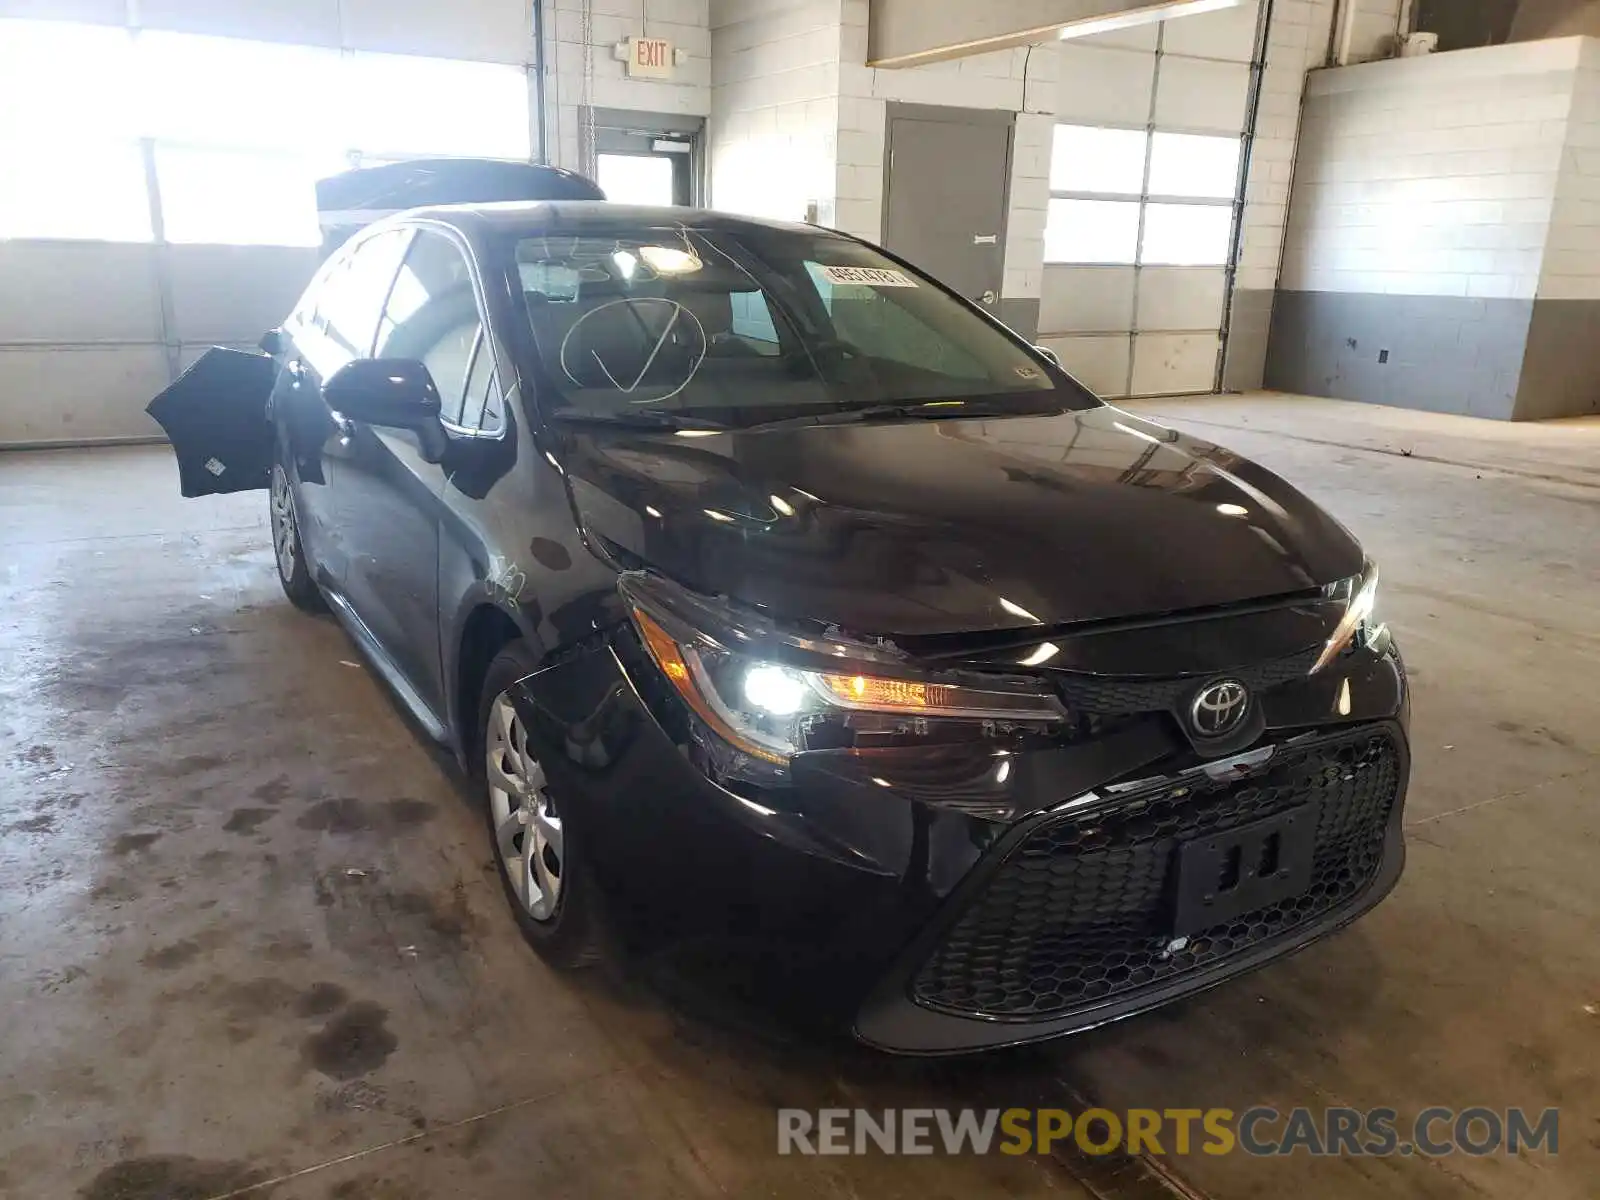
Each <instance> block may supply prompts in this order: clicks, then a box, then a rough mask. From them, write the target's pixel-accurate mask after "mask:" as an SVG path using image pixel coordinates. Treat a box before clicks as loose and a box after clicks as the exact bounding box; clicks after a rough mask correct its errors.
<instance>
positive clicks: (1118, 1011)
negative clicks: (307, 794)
mask: <svg viewBox="0 0 1600 1200" xmlns="http://www.w3.org/2000/svg"><path fill="white" fill-rule="evenodd" d="M264 350H265V351H266V352H265V353H263V354H260V355H251V354H238V353H231V352H223V351H216V352H213V354H212V355H210V356H208V357H207V358H204V359H202V360H201V362H200V364H199V365H198V366H197V367H196V368H195V369H194V370H193V371H191V372H190V374H189V375H187V376H185V377H184V378H183V379H182V380H180V381H179V382H178V383H176V384H175V385H173V387H172V388H171V389H169V390H168V392H167V393H164V394H163V396H161V397H159V398H158V399H157V401H156V402H155V404H154V405H153V406H152V411H154V412H156V413H157V414H158V415H159V416H160V417H161V419H162V420H163V422H164V423H165V424H166V426H167V428H168V430H169V432H170V434H171V436H172V441H173V444H174V447H175V450H176V451H177V454H178V456H179V460H180V463H181V464H182V465H183V467H184V488H185V491H186V493H188V494H201V493H205V492H214V491H231V490H239V489H243V488H251V487H265V488H267V489H268V490H269V492H270V505H271V518H272V530H273V537H274V542H275V548H276V556H277V563H278V571H279V574H280V576H281V578H282V581H283V586H284V589H285V591H286V592H287V593H288V595H289V598H290V599H291V600H292V601H294V603H296V604H298V605H300V606H301V607H304V608H307V609H316V608H321V607H323V606H327V607H330V608H331V609H332V610H333V612H334V614H335V615H336V616H337V617H338V619H339V620H340V621H341V622H342V623H343V624H344V626H345V627H346V629H347V630H348V631H349V633H350V635H351V636H352V637H353V638H354V639H355V641H356V642H357V643H358V644H359V645H360V646H361V648H362V649H363V650H364V651H365V653H366V655H367V657H368V658H369V659H370V661H371V662H372V664H373V666H374V667H375V668H376V670H377V671H378V672H379V673H380V674H381V675H382V676H383V677H384V678H385V679H386V680H387V681H388V683H389V684H390V685H391V686H392V687H393V689H394V690H395V692H396V693H397V694H398V695H399V696H400V697H401V699H402V700H403V701H404V702H405V703H406V705H408V706H409V708H410V709H411V710H412V711H413V712H414V713H415V714H416V717H417V719H418V721H419V722H420V724H421V725H422V726H423V727H424V728H425V729H426V730H428V731H429V732H430V733H431V734H432V735H433V736H434V737H436V738H438V739H439V740H440V741H441V742H443V743H445V744H446V745H448V746H450V747H452V748H453V749H454V750H455V751H456V753H457V754H458V755H459V757H460V760H461V762H462V763H463V764H464V766H465V768H466V769H467V770H468V771H470V772H471V773H472V776H473V778H474V779H476V780H477V781H478V784H479V786H480V787H481V790H482V794H483V797H484V811H485V814H486V822H487V826H488V838H489V841H490V844H491V846H492V847H493V850H494V854H495V857H496V859H497V860H498V861H499V862H500V864H501V866H502V868H503V876H504V881H505V888H506V894H507V896H508V898H509V899H510V902H511V904H512V905H513V907H514V909H515V911H516V914H517V916H518V918H519V920H520V922H521V926H522V928H523V930H524V931H525V932H526V934H527V937H528V939H529V940H530V941H531V942H532V944H533V945H534V947H535V948H536V949H537V950H538V951H539V952H540V953H541V954H543V955H544V956H546V957H547V958H548V959H549V960H550V961H552V962H554V963H557V964H561V965H576V964H579V963H582V962H585V961H587V960H589V959H591V958H592V957H593V956H594V954H595V952H596V947H597V945H598V944H599V935H600V933H601V931H602V929H604V930H608V931H614V932H615V933H616V934H617V936H618V937H619V938H620V939H621V940H623V941H624V942H625V943H626V944H630V945H631V946H633V947H634V948H636V949H637V950H639V951H642V952H653V951H657V950H665V949H668V948H674V947H683V946H690V947H695V948H698V949H699V950H700V951H701V952H702V955H703V956H709V957H711V958H714V959H715V960H717V961H718V962H721V963H724V964H728V963H736V964H743V963H748V964H749V966H748V973H749V974H748V978H750V979H760V980H761V981H762V982H763V983H772V984H774V985H776V992H775V994H779V995H782V996H783V997H784V998H786V999H788V1000H790V1001H794V1000H795V999H796V998H797V997H804V1003H805V1004H806V1005H808V1006H810V1007H811V1008H812V1010H813V1011H814V1012H817V1013H821V1014H825V1015H827V1016H828V1017H829V1018H830V1019H837V1020H839V1021H840V1022H842V1023H846V1024H847V1025H848V1026H849V1027H850V1028H851V1029H853V1030H854V1032H855V1034H856V1035H857V1036H858V1037H860V1038H861V1039H863V1040H864V1041H866V1042H868V1043H871V1044H873V1045H875V1046H879V1047H882V1048H885V1049H889V1050H896V1051H902V1052H911V1053H938V1052H949V1051H956V1050H966V1049H973V1048H979V1047H987V1046H1000V1045H1008V1044H1014V1043H1019V1042H1026V1041H1030V1040H1034V1039H1039V1038H1044V1037H1050V1036H1054V1035H1058V1034H1063V1033H1069V1032H1072V1031H1075V1030H1081V1029H1085V1028H1088V1027H1090V1026H1093V1025H1096V1024H1100V1023H1102V1022H1105V1021H1109V1020H1114V1019H1116V1018H1119V1017H1123V1016H1127V1015H1129V1014H1131V1013H1135V1012H1138V1011H1140V1010H1143V1009H1147V1008H1150V1007H1152V1006H1154V1005H1158V1004H1161V1003H1164V1002H1166V1001H1169V1000H1171V999H1174V998H1175V997H1178V996H1182V995H1186V994H1189V993H1192V992H1194V991H1197V990H1199V989H1202V988H1206V987H1209V986H1212V985H1214V984H1217V983H1219V982H1222V981H1223V980H1225V979H1228V978H1229V977H1231V976H1234V975H1237V974H1239V973H1240V972H1243V971H1246V970H1248V969H1250V968H1253V967H1257V966H1260V965H1261V964H1263V963H1265V962H1268V961H1270V960H1272V959H1274V958H1277V957H1280V956H1282V955H1284V954H1287V953H1289V952H1291V951H1294V950H1297V949H1299V948H1301V947H1303V946H1305V945H1307V944H1308V943H1310V942H1312V941H1314V940H1316V939H1318V938H1320V937H1322V936H1324V935H1325V934H1327V933H1329V932H1330V931H1332V930H1334V929H1336V928H1338V927H1339V926H1341V925H1344V924H1345V923H1347V922H1349V921H1350V920H1352V919H1354V918H1355V917H1357V916H1359V915H1360V914H1361V913H1363V912H1365V911H1366V910H1368V909H1370V908H1371V907H1372V906H1373V905H1375V904H1376V903H1377V902H1378V901H1379V900H1380V899H1381V898H1382V897H1383V896H1384V895H1385V894H1386V893H1387V892H1388V890H1389V889H1390V888H1391V887H1392V886H1393V884H1394V883H1395V881H1396V879H1397V878H1398V876H1399V874H1400V870H1401V865H1402V861H1403V858H1404V848H1403V843H1402V839H1401V809H1402V805H1403V801H1404V794H1405V789H1406V780H1407V771H1408V761H1409V760H1408V754H1407V740H1406V737H1407V735H1406V725H1407V717H1408V700H1407V690H1406V680H1405V673H1404V669H1403V667H1402V665H1401V661H1400V657H1399V655H1398V653H1397V651H1396V649H1395V646H1394V644H1393V642H1392V641H1391V639H1390V636H1389V634H1388V632H1387V630H1386V628H1385V627H1384V626H1383V625H1382V624H1381V623H1379V622H1378V621H1377V620H1376V618H1375V616H1374V608H1375V600H1376V585H1377V572H1376V569H1375V568H1374V566H1373V564H1372V563H1371V562H1370V561H1369V560H1367V559H1366V558H1365V557H1364V555H1363V554H1362V551H1361V548H1360V546H1359V545H1358V544H1357V543H1356V541H1355V539H1354V538H1353V537H1352V536H1351V535H1350V533H1349V532H1348V531H1347V530H1346V529H1344V528H1343V527H1342V526H1341V525H1340V524H1339V523H1338V522H1336V521H1335V520H1333V519H1332V518H1331V517H1329V516H1328V515H1327V514H1326V513H1324V512H1323V511H1322V510H1321V509H1319V508H1318V507H1317V506H1316V505H1315V504H1313V503H1311V502H1310V501H1309V500H1307V499H1306V498H1305V497H1304V496H1302V495H1301V494H1299V493H1298V492H1297V491H1295V489H1293V488H1292V487H1290V486H1289V485H1288V484H1286V483H1285V482H1284V481H1283V480H1281V479H1279V478H1277V477H1276V476H1274V475H1273V474H1272V473H1271V472H1269V471H1267V470H1264V469H1263V468H1261V467H1259V466H1257V465H1256V464H1254V463H1252V462H1249V461H1248V460H1246V459H1242V458H1240V457H1238V456H1237V455H1234V454H1231V453H1229V452H1227V451H1225V450H1222V449H1219V448H1218V447H1216V446H1213V445H1209V444H1206V443H1203V442H1198V441H1196V440H1194V439H1192V438H1188V437H1185V436H1183V435H1181V434H1179V433H1177V432H1175V431H1173V430H1171V429H1167V428H1164V427H1162V426H1160V425H1157V424H1155V423H1153V422H1151V421H1148V420H1145V419H1142V418H1140V417H1137V416H1134V415H1131V414H1129V413H1126V412H1123V411H1120V410H1118V409H1116V408H1113V407H1110V406H1108V405H1106V404H1103V403H1101V402H1100V401H1099V400H1097V399H1096V398H1095V397H1094V396H1092V395H1090V394H1089V393H1088V392H1087V391H1085V390H1084V388H1083V387H1081V386H1080V385H1079V384H1078V383H1077V382H1076V381H1075V380H1073V379H1072V378H1071V377H1070V376H1069V375H1067V374H1066V373H1064V372H1063V371H1062V370H1061V369H1060V368H1059V367H1058V366H1057V365H1056V364H1055V362H1054V361H1053V360H1052V358H1051V357H1050V355H1048V354H1047V353H1045V352H1043V351H1040V350H1038V349H1036V348H1034V347H1031V346H1029V345H1028V344H1026V343H1025V342H1024V341H1022V340H1020V339H1019V338H1017V337H1016V336H1015V335H1014V334H1012V333H1011V332H1010V331H1009V330H1007V329H1006V328H1004V327H1003V326H1001V325H1000V324H998V323H997V322H995V321H993V320H992V319H990V318H989V317H988V316H987V315H986V314H984V313H983V312H981V311H979V310H977V309H976V308H974V307H973V306H972V305H970V304H968V303H967V302H966V301H964V300H962V299H961V298H960V297H958V296H956V295H954V294H953V293H951V292H950V291H948V290H947V289H946V288H944V287H943V286H941V285H940V284H939V283H937V282H936V281H934V280H933V279H931V278H929V277H928V276H926V275H924V274H922V273H920V272H919V271H917V270H916V269H915V268H914V267H912V266H911V265H909V264H908V263H905V262H903V261H901V260H899V259H897V258H895V257H894V256H892V255H889V254H887V253H885V252H884V251H882V250H879V249H876V248H874V247H872V246H870V245H867V244H866V243H863V242H861V241H858V240H855V239H853V238H849V237H845V236H842V235H840V234H835V233H831V232H828V231H825V230H820V229H816V228H812V227H808V226H790V225H780V224H774V223H767V222H759V221H753V220H745V219H740V218H735V217H731V216H725V215H720V214H714V213H709V212H699V211H691V210H675V209H660V210H654V209H636V208H627V207H622V206H617V205H608V204H604V203H600V202H582V201H574V202H553V203H537V204H516V205H485V206H451V207H444V208H433V209H418V210H414V211H410V212H407V213H403V214H400V215H398V216H394V217H390V218H387V219H385V220H382V221H380V222H378V223H376V224H374V225H372V226H370V227H367V228H365V229H363V230H362V231H361V232H360V233H359V234H358V235H356V236H355V237H354V238H352V239H351V240H350V241H349V242H348V243H347V244H345V245H344V246H342V247H341V248H340V249H339V250H338V252H337V253H335V254H334V255H333V256H332V257H331V258H330V259H329V260H328V261H327V262H326V263H324V264H323V267H322V269H321V271H320V272H319V273H318V275H317V277H316V279H315V280H314V282H313V283H312V284H311V286H310V288H309V289H308V290H307V292H306V294H305V296H304V298H303V299H302V300H301V302H300V304H299V305H298V306H297V307H296V309H295V310H294V312H293V313H292V314H291V315H290V316H289V318H288V320H287V322H286V323H285V324H284V326H283V327H282V328H281V329H280V330H277V331H274V332H273V333H272V334H270V335H269V336H268V338H267V340H266V343H265V345H264ZM738 970H740V971H744V970H746V968H745V967H743V966H741V967H739V968H738Z"/></svg>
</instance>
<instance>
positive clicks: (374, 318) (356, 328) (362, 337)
mask: <svg viewBox="0 0 1600 1200" xmlns="http://www.w3.org/2000/svg"><path fill="white" fill-rule="evenodd" d="M410 240H411V231H410V230H408V229H407V230H399V229H397V230H391V231H390V232H388V233H380V234H378V235H376V236H374V237H371V238H368V239H367V240H366V241H364V242H362V243H361V244H360V245H359V246H357V247H356V249H355V251H354V252H353V253H352V254H351V255H350V256H349V257H347V258H346V260H345V261H344V262H343V264H342V265H340V266H338V267H336V268H335V269H334V270H332V271H331V272H329V274H328V278H327V281H326V282H325V283H324V284H323V285H322V287H321V289H320V290H319V291H318V293H317V311H316V316H315V318H314V319H313V326H314V328H316V329H318V330H320V331H321V334H322V336H321V337H320V338H316V339H307V340H306V341H305V342H302V343H300V349H301V350H302V351H303V352H304V353H305V355H306V357H307V358H308V359H310V360H311V365H312V366H313V367H314V368H316V371H317V374H319V375H320V376H322V378H323V379H326V378H327V377H328V376H329V375H332V374H333V373H334V372H335V371H337V370H338V369H339V368H340V367H342V366H344V364H345V363H347V362H349V361H350V360H351V359H353V358H367V357H369V356H370V355H371V353H372V343H373V340H374V338H375V336H376V333H377V328H378V318H379V317H380V316H381V315H382V313H383V305H384V301H385V299H387V298H388V295H389V288H390V285H391V284H393V282H394V276H395V271H396V269H397V268H398V267H399V264H400V259H401V257H402V256H404V254H405V252H406V246H407V245H408V244H409V242H410ZM312 342H314V343H315V348H314V349H313V346H312V345H311V344H309V343H312Z"/></svg>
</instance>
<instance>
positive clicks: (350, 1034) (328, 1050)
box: [301, 1000, 400, 1079]
mask: <svg viewBox="0 0 1600 1200" xmlns="http://www.w3.org/2000/svg"><path fill="white" fill-rule="evenodd" d="M388 1020H389V1010H388V1009H386V1008H384V1007H383V1006H382V1005H381V1004H373V1003H371V1002H370V1001H367V1000H358V1001H356V1002H355V1003H354V1004H352V1005H350V1006H349V1007H348V1008H346V1009H345V1010H344V1011H343V1012H341V1013H339V1014H338V1015H337V1016H336V1017H334V1018H333V1019H332V1020H331V1021H329V1022H328V1023H327V1024H326V1025H325V1026H323V1027H322V1029H321V1030H320V1031H319V1032H317V1033H314V1034H312V1035H311V1036H310V1037H308V1038H307V1039H306V1040H305V1042H304V1043H303V1044H302V1046H301V1055H302V1057H303V1058H304V1059H305V1061H306V1062H307V1063H308V1064H310V1065H311V1066H312V1067H314V1068H315V1069H316V1070H318V1071H321V1072H322V1073H323V1074H324V1075H326V1076H328V1077H329V1078H330V1079H354V1078H356V1077H357V1076H359V1075H365V1074H367V1073H368V1072H370V1071H376V1070H377V1069H378V1068H379V1067H381V1066H383V1064H384V1063H385V1062H387V1061H388V1058H389V1055H391V1054H393V1053H394V1051H395V1049H396V1048H397V1047H398V1046H399V1045H400V1041H399V1039H398V1038H396V1037H395V1036H394V1034H392V1033H390V1032H389V1028H388Z"/></svg>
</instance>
